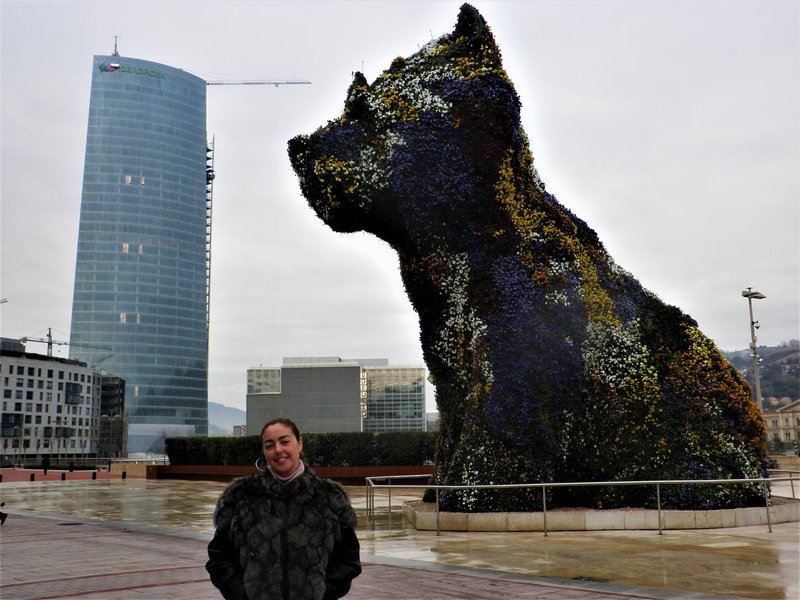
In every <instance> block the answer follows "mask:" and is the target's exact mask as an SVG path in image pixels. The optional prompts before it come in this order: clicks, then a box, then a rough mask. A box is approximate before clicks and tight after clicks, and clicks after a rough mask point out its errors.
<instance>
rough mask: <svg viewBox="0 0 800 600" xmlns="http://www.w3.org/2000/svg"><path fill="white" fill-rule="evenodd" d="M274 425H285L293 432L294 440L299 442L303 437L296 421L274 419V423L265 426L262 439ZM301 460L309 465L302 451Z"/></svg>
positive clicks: (280, 418)
mask: <svg viewBox="0 0 800 600" xmlns="http://www.w3.org/2000/svg"><path fill="white" fill-rule="evenodd" d="M272 425H285V426H286V427H288V428H289V429H291V430H292V433H293V434H294V439H296V440H297V441H298V442H299V441H300V439H301V437H302V436H301V435H300V430H299V429H298V428H297V425H296V424H295V422H294V421H292V420H291V419H287V418H286V417H278V418H277V419H272V421H270V422H269V423H267V424H266V425H264V427H262V428H261V437H262V438H263V437H264V432H265V431H266V430H267V427H271V426H272ZM300 460H302V461H303V462H304V463H305V464H306V465H308V460H307V459H306V455H305V452H303V451H302V450H300Z"/></svg>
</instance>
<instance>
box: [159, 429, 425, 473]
mask: <svg viewBox="0 0 800 600" xmlns="http://www.w3.org/2000/svg"><path fill="white" fill-rule="evenodd" d="M436 435H437V434H436V433H435V432H423V431H393V432H387V433H363V432H354V433H305V434H303V452H304V454H305V455H306V460H307V462H308V464H309V465H310V466H316V467H347V466H370V465H381V466H399V465H422V464H426V463H431V462H432V461H433V451H434V445H435V443H436ZM166 447H167V455H168V456H169V462H170V464H172V465H230V466H250V465H252V464H253V463H255V461H256V459H257V458H258V457H260V456H261V455H262V454H261V443H260V440H259V437H258V436H256V435H251V436H246V437H239V438H232V437H208V438H203V437H181V438H167V440H166Z"/></svg>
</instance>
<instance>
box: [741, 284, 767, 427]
mask: <svg viewBox="0 0 800 600" xmlns="http://www.w3.org/2000/svg"><path fill="white" fill-rule="evenodd" d="M742 296H744V297H745V298H747V306H748V307H749V308H750V354H751V355H752V357H753V378H754V379H755V381H756V404H758V409H759V410H760V411H761V412H762V413H763V412H764V402H763V400H762V398H761V374H760V373H759V370H758V369H759V362H760V359H759V358H758V352H757V351H756V339H757V338H756V329H758V328H759V327H760V325H759V324H758V321H754V320H753V300H763V299H764V298H766V296H765V295H764V294H762V293H761V292H757V291H755V290H753V288H750V287H749V288H747V289H746V290H742Z"/></svg>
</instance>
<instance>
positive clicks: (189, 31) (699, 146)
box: [0, 0, 800, 409]
mask: <svg viewBox="0 0 800 600" xmlns="http://www.w3.org/2000/svg"><path fill="white" fill-rule="evenodd" d="M473 4H474V6H476V7H477V8H478V10H479V11H480V12H481V13H482V14H483V16H484V18H485V19H486V20H487V22H488V23H489V25H490V26H491V28H492V30H493V32H494V35H495V38H496V40H497V42H498V44H499V46H500V49H501V51H502V53H503V59H504V64H505V67H506V70H507V72H508V74H509V76H510V77H511V79H512V81H513V82H514V84H515V86H516V89H517V92H518V93H519V95H520V98H521V100H522V105H523V107H522V120H523V124H524V127H525V129H526V131H527V133H528V135H529V137H530V139H531V144H532V149H533V153H534V156H535V157H536V166H537V168H538V170H539V173H540V175H541V177H542V179H543V180H544V181H545V183H546V184H547V187H548V190H550V191H551V192H553V193H554V194H555V195H556V196H557V197H558V199H559V201H560V202H561V203H562V204H563V205H565V206H566V207H568V208H569V209H570V210H572V211H573V212H574V213H575V214H577V215H578V216H579V217H581V218H582V219H584V220H585V221H586V222H587V223H588V224H589V226H590V227H592V228H593V229H594V230H595V231H596V232H597V233H598V235H599V237H600V239H601V240H602V241H603V243H604V244H605V246H606V248H607V250H608V251H609V253H610V254H611V255H612V256H613V257H614V259H615V260H616V262H617V263H619V264H620V265H621V266H622V267H624V268H625V269H627V270H628V271H630V272H631V273H632V274H633V275H634V276H635V277H637V278H638V279H639V281H641V283H642V284H643V285H644V286H645V287H646V288H648V289H650V290H651V291H653V292H655V293H656V294H657V295H658V296H659V297H660V298H661V299H662V300H664V301H665V302H668V303H670V304H674V305H676V306H678V307H680V308H681V309H682V310H683V311H685V312H687V313H688V314H690V315H691V316H693V317H694V318H695V319H696V320H697V321H698V322H699V324H700V327H701V328H702V329H703V331H704V332H705V333H706V334H707V335H709V336H710V337H711V338H712V339H714V340H715V341H716V343H717V344H718V346H719V347H720V348H721V349H723V350H735V349H742V348H746V347H747V344H748V342H749V337H750V332H749V325H748V312H747V301H746V300H745V299H743V298H742V297H741V290H742V289H744V288H745V287H747V286H753V287H754V288H755V289H757V290H759V291H761V292H762V293H764V294H766V296H767V299H765V300H760V301H757V302H756V303H755V305H754V310H755V318H756V319H758V320H759V321H760V323H761V325H762V327H761V329H760V330H759V344H761V343H763V344H767V345H777V344H779V343H781V342H783V341H788V340H790V339H793V338H798V337H800V332H799V331H798V329H799V327H800V326H799V325H798V312H799V308H800V307H799V305H798V298H800V293H799V290H798V288H799V287H800V285H799V283H798V278H799V273H800V266H799V265H798V256H799V255H800V244H799V243H798V230H800V216H799V215H798V202H799V200H800V194H799V192H800V118H799V115H798V111H800V68H798V67H799V66H800V35H799V34H798V24H799V23H800V11H799V8H798V7H800V4H799V3H798V2H797V1H795V0H787V1H770V0H758V1H739V2H737V1H727V0H726V1H720V2H715V1H711V0H706V1H695V2H680V1H662V2H657V1H640V2H636V1H633V0H628V1H620V2H609V1H603V0H594V1H569V0H567V1H565V0H560V1H547V0H541V1H536V2H512V1H480V0H476V1H475V2H474V3H473ZM459 5H460V2H449V1H439V2H431V1H428V2H378V1H373V2H368V1H361V2H337V1H319V2H302V1H296V0H295V1H291V2H290V1H275V2H265V1H262V2H258V1H247V2H236V1H224V2H223V1H205V2H198V1H192V0H185V1H172V2H171V1H166V0H158V1H155V0H152V1H141V0H139V1H131V2H115V1H96V2H91V1H69V0H64V1H58V2H41V1H29V0H26V1H9V0H2V3H1V6H2V13H1V14H0V21H1V22H2V65H0V67H1V68H0V72H1V73H2V173H1V180H2V188H1V191H2V212H1V213H0V218H1V219H2V263H1V267H2V272H1V276H0V286H1V287H0V297H2V298H5V299H7V300H8V302H7V303H4V304H2V305H0V318H1V319H2V321H0V325H1V326H2V329H1V330H0V331H1V333H2V335H3V336H5V337H12V338H18V337H22V336H28V337H44V336H45V335H46V334H47V329H48V327H52V328H53V335H54V338H55V339H56V340H68V339H69V328H70V312H71V303H72V284H73V276H74V269H75V253H76V248H77V232H78V217H79V210H80V199H81V181H82V175H83V158H84V146H85V141H86V122H87V116H88V106H89V86H90V80H91V74H92V73H91V71H92V56H93V55H96V54H104V55H107V54H110V53H111V52H112V51H113V49H114V36H115V35H116V36H119V52H120V54H121V55H122V56H123V57H125V56H127V57H135V58H141V59H146V60H152V61H156V62H161V63H164V64H167V65H171V66H174V67H180V68H183V69H186V70H188V71H191V72H192V73H195V74H197V75H199V76H201V77H203V78H205V79H240V78H269V79H274V78H277V79H284V78H304V79H309V80H311V81H312V85H310V86H285V87H280V88H275V87H273V86H259V87H251V86H245V87H234V86H228V87H211V88H209V90H208V134H209V137H211V136H215V138H216V155H215V158H216V164H215V166H216V174H217V178H216V182H215V187H214V218H213V259H212V292H211V339H210V362H209V400H211V401H214V402H220V403H222V404H226V405H228V406H234V407H237V408H242V409H243V408H244V406H245V391H246V370H247V368H248V367H250V366H257V365H263V366H277V365H280V364H281V361H282V358H283V357H284V356H327V355H332V356H342V357H385V358H388V359H389V360H390V364H393V365H421V364H422V351H421V348H420V344H419V332H418V321H417V318H416V314H415V313H414V311H413V309H412V308H411V305H410V303H409V301H408V299H407V298H406V295H405V292H404V290H403V287H402V284H401V282H400V275H399V271H398V263H397V258H396V255H395V254H394V252H393V251H391V250H390V249H389V247H388V246H387V245H386V244H384V243H383V242H381V241H379V240H377V239H375V238H372V237H370V236H368V235H366V234H350V235H343V234H337V233H334V232H333V231H331V230H330V229H329V228H327V226H325V225H324V224H323V223H322V222H321V221H320V220H319V219H318V218H317V217H316V216H315V215H314V214H313V212H312V210H311V209H310V208H309V207H308V205H307V204H306V201H305V199H304V198H303V197H302V196H301V194H300V190H299V186H298V182H297V179H296V177H295V175H294V173H293V172H292V170H291V167H290V165H289V161H288V158H287V154H286V142H287V140H288V139H289V138H291V137H293V136H295V135H297V134H300V133H311V132H312V131H313V130H315V129H316V128H317V127H319V126H320V125H323V124H325V122H326V121H327V120H329V119H332V118H335V117H338V116H339V114H340V113H341V110H342V107H343V102H344V97H345V92H346V90H347V87H348V85H349V83H350V80H351V74H352V72H353V71H356V70H363V72H364V73H365V75H366V77H367V79H368V80H369V81H372V80H374V79H375V78H376V77H377V76H378V74H379V73H380V72H381V71H382V70H383V69H385V68H388V66H389V64H390V62H391V60H392V58H394V57H395V56H409V55H411V54H413V53H414V52H416V51H417V50H418V49H419V47H420V46H422V45H423V44H425V43H426V42H428V41H429V40H430V39H431V37H439V36H440V35H442V34H444V33H450V32H451V31H452V29H453V26H454V24H455V21H456V17H457V14H458V8H459ZM31 349H35V351H38V352H42V353H44V351H45V347H44V346H43V345H41V346H38V345H33V346H32V347H31ZM56 352H57V353H58V354H59V355H61V356H66V354H67V351H66V346H57V347H56ZM428 406H429V409H432V407H433V398H429V399H428Z"/></svg>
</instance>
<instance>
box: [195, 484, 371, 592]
mask: <svg viewBox="0 0 800 600" xmlns="http://www.w3.org/2000/svg"><path fill="white" fill-rule="evenodd" d="M214 523H215V525H216V533H215V534H214V539H213V540H211V542H210V543H209V545H208V556H209V560H208V562H207V563H206V569H207V570H208V572H209V574H210V575H211V582H212V583H213V584H214V585H215V586H217V588H219V590H220V591H221V592H222V595H223V596H224V597H225V598H227V599H247V600H260V599H267V598H269V599H271V600H274V599H283V600H305V599H314V600H321V599H325V600H327V599H332V598H340V597H342V596H344V595H345V594H347V592H348V591H349V590H350V582H351V581H352V580H353V578H355V577H357V576H358V575H359V574H360V573H361V563H360V560H359V544H358V539H357V538H356V535H355V532H354V527H355V525H356V516H355V513H354V512H353V509H352V507H351V506H350V502H349V500H348V498H347V494H346V492H345V491H344V488H342V486H340V485H339V484H337V483H334V482H332V481H329V480H326V479H321V478H320V477H317V475H316V474H314V472H313V471H312V470H311V469H308V468H306V470H305V472H304V473H302V474H301V475H299V476H298V477H297V478H295V479H293V480H292V481H289V482H288V483H283V482H280V481H278V480H276V479H275V478H274V477H272V476H271V475H270V474H269V473H263V474H256V475H251V476H248V477H243V478H241V479H237V480H235V481H234V482H232V483H231V484H230V485H229V486H228V487H227V488H226V490H225V491H224V492H223V493H222V495H221V496H220V498H219V502H218V504H217V509H216V512H215V513H214Z"/></svg>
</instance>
